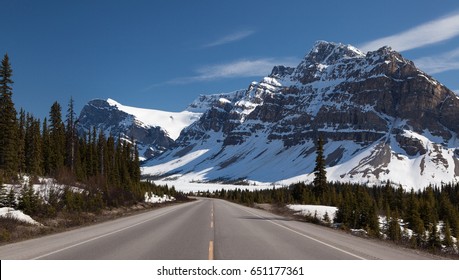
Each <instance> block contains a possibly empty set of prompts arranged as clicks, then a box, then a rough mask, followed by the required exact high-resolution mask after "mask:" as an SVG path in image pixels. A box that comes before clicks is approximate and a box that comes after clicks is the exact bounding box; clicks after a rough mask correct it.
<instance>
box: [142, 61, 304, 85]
mask: <svg viewBox="0 0 459 280" xmlns="http://www.w3.org/2000/svg"><path fill="white" fill-rule="evenodd" d="M297 63H298V58H294V57H286V58H261V59H253V60H251V59H241V60H237V61H233V62H230V63H224V64H214V65H207V66H203V67H200V68H198V69H196V70H195V75H192V76H188V77H178V78H174V79H171V80H168V81H165V82H160V83H156V84H152V85H149V86H148V87H146V88H144V89H143V91H149V90H151V89H153V88H156V87H159V86H164V85H185V84H191V83H197V82H208V81H214V80H221V79H228V78H244V77H263V76H267V75H269V74H270V73H271V70H272V69H273V67H274V66H276V65H284V66H296V64H297Z"/></svg>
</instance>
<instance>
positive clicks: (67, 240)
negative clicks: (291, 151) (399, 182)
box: [0, 198, 429, 260]
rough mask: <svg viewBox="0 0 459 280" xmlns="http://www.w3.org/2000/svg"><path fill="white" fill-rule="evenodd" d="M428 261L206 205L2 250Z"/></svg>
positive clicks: (267, 216) (49, 255) (15, 253)
mask: <svg viewBox="0 0 459 280" xmlns="http://www.w3.org/2000/svg"><path fill="white" fill-rule="evenodd" d="M428 258H429V255H427V254H423V253H419V252H417V251H414V250H410V249H404V248H398V247H396V246H393V245H388V244H386V243H385V242H382V241H378V240H371V239H364V238H359V237H355V236H352V235H349V234H346V233H343V232H341V231H339V230H333V229H330V228H326V227H322V226H318V225H314V224H309V223H303V222H298V221H293V220H290V219H288V218H284V217H281V216H277V215H274V214H272V213H269V212H266V211H263V210H259V209H253V208H249V207H244V206H241V205H237V204H234V203H230V202H227V201H223V200H218V199H206V198H199V199H198V200H196V201H193V202H189V203H184V204H179V205H173V206H169V207H164V208H160V209H156V210H153V211H149V212H144V213H141V214H137V215H132V216H129V217H123V218H119V219H116V220H112V221H108V222H104V223H100V224H96V225H91V226H87V227H82V228H78V229H75V230H71V231H67V232H63V233H58V234H53V235H48V236H44V237H40V238H36V239H31V240H27V241H23V242H18V243H13V244H8V245H4V246H1V247H0V259H2V260H8V259H51V260H61V259H63V260H79V259H84V260H112V259H121V260H158V259H159V260H254V259H255V260H288V259H294V260H341V259H346V260H355V259H390V260H396V259H409V260H417V259H428Z"/></svg>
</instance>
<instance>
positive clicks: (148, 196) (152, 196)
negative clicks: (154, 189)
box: [145, 193, 175, 203]
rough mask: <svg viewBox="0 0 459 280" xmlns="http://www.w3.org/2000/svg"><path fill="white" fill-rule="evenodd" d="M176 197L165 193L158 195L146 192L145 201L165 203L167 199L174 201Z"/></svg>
mask: <svg viewBox="0 0 459 280" xmlns="http://www.w3.org/2000/svg"><path fill="white" fill-rule="evenodd" d="M174 200H175V198H174V197H173V196H168V195H163V196H158V195H156V194H148V193H145V202H149V203H163V202H167V201H174Z"/></svg>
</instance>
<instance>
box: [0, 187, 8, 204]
mask: <svg viewBox="0 0 459 280" xmlns="http://www.w3.org/2000/svg"><path fill="white" fill-rule="evenodd" d="M7 205H8V193H7V190H6V187H5V186H3V185H2V184H0V207H7Z"/></svg>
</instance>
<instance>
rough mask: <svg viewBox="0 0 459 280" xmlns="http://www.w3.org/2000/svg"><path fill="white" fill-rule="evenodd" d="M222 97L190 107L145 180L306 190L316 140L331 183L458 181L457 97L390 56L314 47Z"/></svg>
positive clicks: (341, 46)
mask: <svg viewBox="0 0 459 280" xmlns="http://www.w3.org/2000/svg"><path fill="white" fill-rule="evenodd" d="M228 96H229V97H228ZM228 96H227V97H225V96H224V95H222V96H220V97H218V98H217V96H213V97H212V98H210V99H209V98H206V97H205V96H202V97H200V98H202V99H203V100H202V102H198V103H199V104H194V105H193V104H192V105H190V107H191V109H193V108H194V109H197V110H198V111H199V112H202V116H201V117H200V118H199V120H197V121H195V122H193V123H192V124H190V125H189V126H187V127H186V128H184V129H183V130H182V132H181V133H180V136H179V137H178V138H177V139H176V141H175V143H174V145H171V146H169V148H168V150H167V151H165V152H164V153H162V154H160V155H158V156H156V157H154V158H152V159H150V160H149V161H148V162H146V163H145V165H144V167H143V171H142V172H143V174H144V176H146V177H150V178H154V179H164V180H186V181H233V180H240V179H244V180H253V181H259V182H283V183H289V182H296V181H299V180H307V181H308V180H311V179H312V178H313V175H312V172H313V169H314V165H315V156H316V155H315V142H316V140H317V139H318V138H319V137H320V136H321V137H322V138H323V139H324V141H325V145H324V155H325V158H326V164H327V166H328V167H327V175H328V179H329V180H339V181H351V182H369V183H382V182H385V181H387V180H390V181H392V182H394V183H400V184H402V185H403V186H406V187H414V188H418V187H424V186H426V185H428V184H429V183H434V184H441V183H442V182H450V181H457V180H458V178H459V141H458V139H457V135H458V133H459V118H457V117H456V116H458V115H459V98H458V97H457V96H456V95H455V94H454V93H453V92H452V91H451V90H449V89H448V88H446V87H445V86H444V85H442V84H441V83H439V82H438V81H436V80H435V79H434V78H432V77H431V76H429V75H427V74H426V73H424V72H423V71H421V70H419V69H418V68H416V66H415V65H414V63H413V62H411V61H409V60H407V59H405V58H403V57H402V56H401V55H400V54H399V53H398V52H396V51H394V50H392V49H391V48H390V47H383V48H380V49H379V50H376V51H373V52H368V53H363V52H361V51H360V50H358V49H356V48H355V47H352V46H350V45H344V44H337V43H330V42H324V41H319V42H317V43H316V44H315V45H314V47H313V48H312V50H311V51H310V52H309V53H307V54H306V56H305V57H304V59H303V60H302V61H301V62H300V63H299V64H298V66H297V67H295V68H291V67H285V66H276V67H274V69H273V70H272V73H271V74H270V75H269V76H267V77H265V78H263V79H262V80H261V81H260V82H258V83H255V82H254V83H252V84H250V85H249V86H248V88H247V89H246V90H243V91H238V92H237V94H236V93H233V94H229V95H228ZM207 101H209V102H207ZM200 104H206V105H204V107H203V108H200V107H199V105H200Z"/></svg>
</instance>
